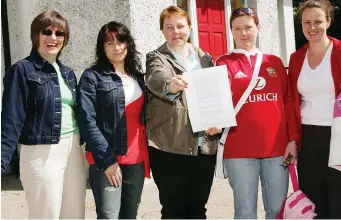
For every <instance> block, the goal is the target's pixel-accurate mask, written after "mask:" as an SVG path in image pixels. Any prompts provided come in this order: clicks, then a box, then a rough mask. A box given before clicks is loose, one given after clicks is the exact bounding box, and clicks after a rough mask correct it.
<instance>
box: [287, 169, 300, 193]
mask: <svg viewBox="0 0 341 220" xmlns="http://www.w3.org/2000/svg"><path fill="white" fill-rule="evenodd" d="M289 173H290V179H291V184H292V187H293V188H294V192H296V191H298V190H300V188H299V186H298V180H297V175H296V170H295V166H294V165H292V164H290V165H289Z"/></svg>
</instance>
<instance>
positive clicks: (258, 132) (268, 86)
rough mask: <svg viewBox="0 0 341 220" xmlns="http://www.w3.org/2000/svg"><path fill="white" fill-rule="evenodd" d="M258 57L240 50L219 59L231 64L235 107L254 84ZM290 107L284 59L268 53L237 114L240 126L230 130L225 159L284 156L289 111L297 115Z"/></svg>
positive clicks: (229, 68)
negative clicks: (253, 76)
mask: <svg viewBox="0 0 341 220" xmlns="http://www.w3.org/2000/svg"><path fill="white" fill-rule="evenodd" d="M248 57H249V58H248ZM256 58H257V55H250V54H249V53H248V52H246V51H244V50H236V52H232V53H230V54H226V55H223V56H221V57H219V58H218V60H217V61H216V65H217V66H221V65H225V66H226V67H227V70H228V74H229V79H230V84H231V91H232V100H233V104H234V106H235V105H236V104H237V103H238V101H239V99H240V98H241V96H242V95H243V93H244V91H245V90H246V88H247V87H248V85H249V84H250V81H251V77H252V74H253V69H254V65H255V63H256ZM249 59H250V60H249ZM290 106H291V107H290ZM290 108H291V110H292V109H293V108H292V98H291V91H290V88H289V83H288V77H287V72H286V70H285V67H284V66H283V63H282V61H281V60H280V58H278V57H276V56H274V55H268V54H264V56H263V60H262V64H261V68H260V72H259V76H258V78H257V84H256V86H255V88H254V89H253V90H252V92H251V94H250V95H249V97H248V98H247V101H246V103H245V104H244V105H243V106H242V107H241V109H240V111H239V113H238V114H237V116H236V120H237V126H236V127H232V128H231V129H230V131H229V134H228V137H227V140H226V143H225V149H224V158H266V157H276V156H281V155H284V151H285V147H286V145H287V143H288V141H289V134H288V121H287V117H286V114H287V113H289V114H293V112H291V110H290Z"/></svg>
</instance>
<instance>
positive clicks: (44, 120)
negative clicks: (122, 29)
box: [1, 11, 86, 219]
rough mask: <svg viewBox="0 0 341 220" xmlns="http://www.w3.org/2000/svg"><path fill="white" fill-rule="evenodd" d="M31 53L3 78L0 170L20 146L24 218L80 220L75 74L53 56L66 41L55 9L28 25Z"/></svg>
mask: <svg viewBox="0 0 341 220" xmlns="http://www.w3.org/2000/svg"><path fill="white" fill-rule="evenodd" d="M31 40H32V52H31V54H30V56H28V57H26V58H25V59H23V60H20V61H19V62H17V63H15V64H14V65H13V66H11V67H10V68H9V69H8V70H7V71H6V75H5V77H4V92H3V99H2V112H1V118H2V121H1V170H2V171H3V170H5V168H6V166H7V165H8V163H9V161H10V159H11V157H12V155H13V152H14V151H15V149H16V147H17V144H18V143H19V144H20V145H21V152H20V179H21V182H22V185H23V188H24V191H25V196H26V200H27V203H28V209H29V215H28V218H45V219H47V218H78V219H82V218H84V217H85V189H86V172H85V167H84V160H83V156H82V155H83V154H82V148H81V147H80V140H79V134H78V133H79V131H78V125H77V121H76V116H75V98H76V83H77V80H76V76H75V74H74V72H73V70H72V69H70V68H69V67H66V66H64V65H63V64H62V63H61V62H60V61H59V60H58V57H59V55H60V53H61V51H62V49H63V48H64V47H65V46H66V45H67V43H68V40H69V26H68V23H67V20H66V19H65V18H63V17H62V16H61V15H60V14H59V13H58V12H56V11H46V12H43V13H41V14H39V15H38V16H37V17H36V18H35V19H34V20H33V22H32V24H31Z"/></svg>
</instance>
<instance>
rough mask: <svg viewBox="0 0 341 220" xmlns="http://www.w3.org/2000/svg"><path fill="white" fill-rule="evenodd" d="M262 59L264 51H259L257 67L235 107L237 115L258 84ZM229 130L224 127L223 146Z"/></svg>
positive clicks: (220, 143)
mask: <svg viewBox="0 0 341 220" xmlns="http://www.w3.org/2000/svg"><path fill="white" fill-rule="evenodd" d="M262 60H263V53H262V52H260V51H259V52H258V53H257V60H256V64H255V68H254V69H253V73H252V78H251V81H250V84H249V86H248V87H247V88H246V90H245V92H244V93H243V95H242V97H241V98H240V99H239V101H238V103H237V105H236V107H235V108H234V111H235V114H236V115H237V114H238V112H239V110H240V109H241V108H242V106H243V105H244V104H245V101H246V99H247V98H248V97H249V95H250V94H251V92H252V90H253V88H255V86H256V84H257V78H258V76H259V71H260V66H261V65H262ZM229 131H230V127H227V128H225V129H224V132H223V134H222V136H221V138H220V141H219V145H222V146H224V145H225V142H226V138H227V135H228V133H229Z"/></svg>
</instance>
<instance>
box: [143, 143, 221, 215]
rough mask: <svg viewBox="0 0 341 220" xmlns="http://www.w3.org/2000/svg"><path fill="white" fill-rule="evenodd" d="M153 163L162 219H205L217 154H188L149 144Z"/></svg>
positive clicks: (150, 157)
mask: <svg viewBox="0 0 341 220" xmlns="http://www.w3.org/2000/svg"><path fill="white" fill-rule="evenodd" d="M149 159H150V167H151V170H152V173H153V178H154V181H155V184H156V185H157V187H158V189H159V198H160V203H161V205H162V210H161V215H162V217H161V218H162V219H205V218H206V208H205V206H206V203H207V200H208V197H209V195H210V192H211V186H212V182H213V176H214V169H215V163H216V157H215V155H203V154H200V153H199V155H198V156H185V155H180V154H173V153H167V152H164V151H160V150H157V149H155V148H153V147H149Z"/></svg>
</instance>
